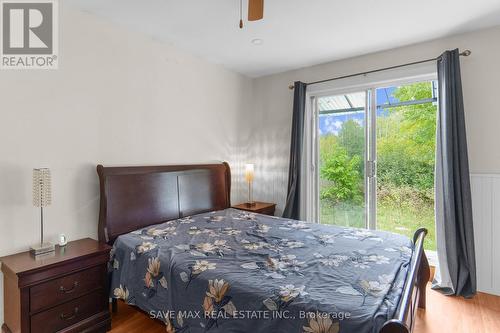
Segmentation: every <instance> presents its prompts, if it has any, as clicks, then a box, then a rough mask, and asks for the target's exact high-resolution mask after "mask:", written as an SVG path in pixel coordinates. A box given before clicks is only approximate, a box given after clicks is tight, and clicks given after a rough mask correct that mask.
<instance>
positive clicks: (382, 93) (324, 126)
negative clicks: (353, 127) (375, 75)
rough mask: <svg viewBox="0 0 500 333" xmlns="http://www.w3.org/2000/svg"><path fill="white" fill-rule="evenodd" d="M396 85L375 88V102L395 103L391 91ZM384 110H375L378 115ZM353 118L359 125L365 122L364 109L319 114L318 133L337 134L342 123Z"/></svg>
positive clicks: (382, 113) (380, 103)
mask: <svg viewBox="0 0 500 333" xmlns="http://www.w3.org/2000/svg"><path fill="white" fill-rule="evenodd" d="M395 89H396V87H389V88H384V89H377V104H378V105H382V104H387V103H388V102H389V101H390V102H391V103H396V102H398V100H397V99H396V98H394V96H393V92H394V90H395ZM384 114H385V113H384V110H382V109H381V110H377V115H378V116H384ZM351 119H352V120H354V121H355V122H357V123H358V124H359V125H361V126H364V123H365V111H359V112H344V113H337V114H326V115H320V116H319V134H320V135H327V134H334V135H338V133H339V131H340V129H341V128H342V124H343V123H344V122H346V121H348V120H351Z"/></svg>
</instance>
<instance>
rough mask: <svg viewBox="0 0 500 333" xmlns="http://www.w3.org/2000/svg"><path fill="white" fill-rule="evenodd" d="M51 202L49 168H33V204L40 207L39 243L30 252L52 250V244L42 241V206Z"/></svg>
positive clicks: (39, 252)
mask: <svg viewBox="0 0 500 333" xmlns="http://www.w3.org/2000/svg"><path fill="white" fill-rule="evenodd" d="M51 203H52V191H51V181H50V169H47V168H40V169H33V206H35V207H40V244H36V245H33V246H31V248H30V252H31V253H32V254H33V255H35V256H38V255H41V254H46V253H50V252H53V251H54V249H55V247H54V244H51V243H48V242H47V243H45V242H44V241H43V207H47V206H49V205H50V204H51Z"/></svg>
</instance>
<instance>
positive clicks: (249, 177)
mask: <svg viewBox="0 0 500 333" xmlns="http://www.w3.org/2000/svg"><path fill="white" fill-rule="evenodd" d="M254 173H255V172H254V166H253V164H247V165H245V180H246V181H247V183H248V202H247V203H246V205H247V206H248V207H252V206H255V202H254V201H253V198H252V183H253V177H254Z"/></svg>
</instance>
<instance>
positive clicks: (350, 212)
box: [314, 81, 437, 249]
mask: <svg viewBox="0 0 500 333" xmlns="http://www.w3.org/2000/svg"><path fill="white" fill-rule="evenodd" d="M436 96H437V94H436V84H435V82H434V81H424V82H417V83H408V84H402V85H401V84H399V85H388V86H386V87H377V86H375V87H371V88H369V89H366V90H363V91H357V92H349V93H340V94H339V93H336V94H331V95H323V96H317V97H316V98H315V99H314V103H315V109H316V112H315V114H316V115H317V120H316V130H317V135H316V137H317V151H318V154H317V159H318V161H317V163H316V165H317V166H318V167H317V170H316V174H317V179H318V186H317V187H316V188H317V192H318V193H317V195H318V200H317V202H318V203H317V210H318V214H317V215H318V216H319V221H320V222H321V223H324V224H335V225H341V226H350V227H363V228H369V229H380V230H387V231H392V232H396V233H401V234H405V235H408V236H412V235H413V232H414V231H415V230H416V229H417V228H419V227H422V226H424V227H426V228H427V229H428V230H429V231H430V237H428V238H429V241H428V242H427V244H426V248H427V249H434V248H435V243H434V185H433V180H434V159H435V156H434V155H435V131H436V113H437V103H436Z"/></svg>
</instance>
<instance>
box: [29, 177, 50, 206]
mask: <svg viewBox="0 0 500 333" xmlns="http://www.w3.org/2000/svg"><path fill="white" fill-rule="evenodd" d="M51 203H52V189H51V179H50V169H47V168H41V169H33V206H35V207H47V206H49V205H50V204H51Z"/></svg>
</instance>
